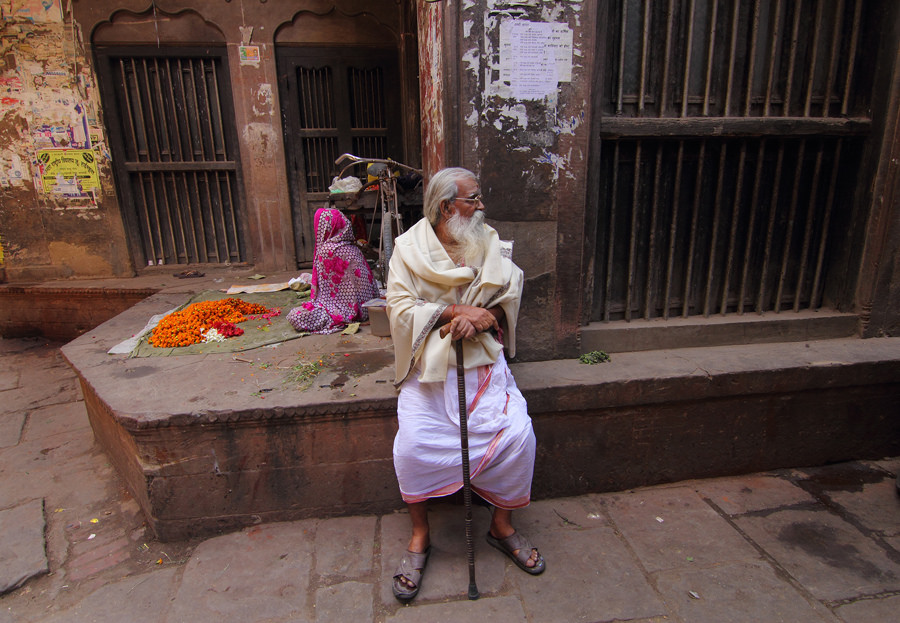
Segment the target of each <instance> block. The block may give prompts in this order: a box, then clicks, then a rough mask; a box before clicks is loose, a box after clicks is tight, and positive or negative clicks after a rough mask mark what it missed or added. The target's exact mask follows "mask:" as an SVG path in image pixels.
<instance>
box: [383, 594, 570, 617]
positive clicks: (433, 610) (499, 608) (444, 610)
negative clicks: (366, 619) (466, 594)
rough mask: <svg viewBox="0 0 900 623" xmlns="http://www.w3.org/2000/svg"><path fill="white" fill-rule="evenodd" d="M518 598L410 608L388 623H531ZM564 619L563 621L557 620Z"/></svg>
mask: <svg viewBox="0 0 900 623" xmlns="http://www.w3.org/2000/svg"><path fill="white" fill-rule="evenodd" d="M527 620H528V619H527V617H526V616H525V612H524V611H523V610H522V604H521V603H520V602H519V600H518V599H516V598H515V597H489V598H485V597H482V598H480V599H476V600H474V601H469V600H468V599H466V600H462V601H454V602H451V603H443V604H430V605H427V606H417V605H412V604H411V605H409V606H405V607H403V608H401V609H400V610H398V611H397V612H396V613H395V614H393V615H390V616H388V617H387V618H386V619H385V623H447V621H497V622H498V623H500V622H504V623H505V622H506V621H527ZM557 620H562V619H557Z"/></svg>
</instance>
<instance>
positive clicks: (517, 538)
mask: <svg viewBox="0 0 900 623" xmlns="http://www.w3.org/2000/svg"><path fill="white" fill-rule="evenodd" d="M487 542H488V543H490V544H491V545H493V546H494V547H496V548H497V549H499V550H500V551H501V552H503V553H504V554H506V555H507V556H509V557H510V558H512V561H513V562H514V563H516V566H517V567H519V569H521V570H522V571H524V572H525V573H530V574H531V575H538V574H539V573H543V572H544V569H546V568H547V564H546V563H545V562H544V557H543V556H541V555H540V553H538V559H537V561H536V562H535V563H534V566H533V567H529V566H528V565H527V564H526V563H527V562H528V560H529V559H530V558H531V551H532V550H536V549H537V548H536V547H534V546H533V545H532V544H531V543H529V542H528V539H526V538H525V537H524V536H522V535H521V534H519V533H518V532H513V533H512V534H510V535H509V536H508V537H506V538H505V539H498V538H497V537H495V536H493V535H491V533H490V532H488V533H487ZM516 550H518V551H519V553H518V554H514V553H513V552H515V551H516Z"/></svg>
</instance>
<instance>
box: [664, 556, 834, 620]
mask: <svg viewBox="0 0 900 623" xmlns="http://www.w3.org/2000/svg"><path fill="white" fill-rule="evenodd" d="M655 581H656V587H657V589H658V590H659V592H660V593H661V594H662V596H663V599H665V601H666V604H667V605H669V606H670V607H671V608H672V609H673V610H674V612H675V614H676V615H677V616H678V617H679V620H682V621H690V622H691V623H739V622H740V623H743V622H746V623H758V622H760V621H765V622H766V623H823V622H824V621H832V622H834V621H836V619H835V618H834V617H833V616H832V615H831V613H830V612H829V611H828V609H827V608H825V607H824V606H822V605H821V604H819V603H817V602H815V601H814V600H808V599H806V598H805V596H804V595H803V594H802V593H801V592H798V591H797V590H795V589H794V587H793V586H791V584H790V583H787V582H785V581H784V580H783V578H781V577H779V576H778V574H777V573H776V571H775V570H774V569H773V568H772V566H771V565H769V564H768V563H767V562H764V561H761V560H750V561H737V562H731V563H725V564H723V565H712V566H710V567H701V566H698V565H693V566H691V567H687V568H679V569H673V570H670V571H661V572H659V573H658V574H656V575H655Z"/></svg>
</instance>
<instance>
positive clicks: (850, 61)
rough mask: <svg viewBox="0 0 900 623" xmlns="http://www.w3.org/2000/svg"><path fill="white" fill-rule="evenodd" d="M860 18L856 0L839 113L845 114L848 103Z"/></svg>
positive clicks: (860, 11)
mask: <svg viewBox="0 0 900 623" xmlns="http://www.w3.org/2000/svg"><path fill="white" fill-rule="evenodd" d="M861 20H862V0H856V6H855V7H854V9H853V30H852V32H851V34H850V47H849V48H848V49H847V75H846V77H845V80H844V91H843V93H842V95H841V115H842V116H846V115H847V111H848V107H849V105H850V85H851V84H852V83H853V68H854V67H856V53H857V45H859V25H860V22H861Z"/></svg>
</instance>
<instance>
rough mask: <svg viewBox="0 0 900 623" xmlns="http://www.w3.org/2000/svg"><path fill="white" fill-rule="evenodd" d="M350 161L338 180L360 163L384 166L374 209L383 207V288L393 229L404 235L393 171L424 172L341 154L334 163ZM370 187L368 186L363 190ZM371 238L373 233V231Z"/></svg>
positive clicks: (380, 264) (380, 243) (392, 162)
mask: <svg viewBox="0 0 900 623" xmlns="http://www.w3.org/2000/svg"><path fill="white" fill-rule="evenodd" d="M347 160H349V161H350V164H348V165H346V166H345V167H344V168H343V169H341V172H340V173H339V174H338V179H341V178H343V177H344V174H345V173H346V172H347V171H349V170H350V169H351V168H353V167H355V166H358V165H360V164H365V165H369V164H384V165H386V166H385V167H384V168H383V169H382V170H380V171H378V175H377V183H378V199H377V201H376V203H375V209H376V210H378V208H379V206H380V208H381V235H380V236H379V241H378V269H379V272H380V273H381V274H380V277H381V279H382V283H383V285H385V286H386V285H387V276H388V269H389V266H390V262H391V255H392V254H393V252H394V228H395V227H396V230H397V233H398V234H402V233H403V220H402V217H401V215H400V211H399V209H398V201H397V178H395V177H394V171H399V170H406V171H410V172H413V173H418V174H419V175H421V174H422V171H421V169H416V168H414V167H411V166H409V165H406V164H403V163H401V162H397V161H396V160H391V159H381V158H360V157H358V156H354V155H353V154H341V155H340V156H339V157H338V158H337V159H336V160H335V161H334V163H335V164H336V165H340V164H342V163H343V162H346V161H347ZM369 186H371V184H366V185H364V186H363V190H365V189H366V188H368V187H369ZM370 237H371V232H370Z"/></svg>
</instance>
